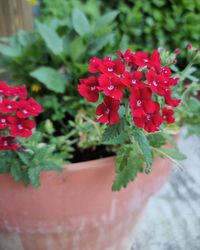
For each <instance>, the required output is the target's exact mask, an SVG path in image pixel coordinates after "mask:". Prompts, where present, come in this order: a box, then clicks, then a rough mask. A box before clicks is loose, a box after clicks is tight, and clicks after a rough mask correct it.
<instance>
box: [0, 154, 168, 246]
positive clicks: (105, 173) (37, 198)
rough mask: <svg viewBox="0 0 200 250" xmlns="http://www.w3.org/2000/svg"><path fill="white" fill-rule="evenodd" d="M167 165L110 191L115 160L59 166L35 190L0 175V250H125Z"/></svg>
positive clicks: (158, 161)
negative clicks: (60, 171)
mask: <svg viewBox="0 0 200 250" xmlns="http://www.w3.org/2000/svg"><path fill="white" fill-rule="evenodd" d="M170 173H171V163H170V162H169V161H168V160H166V159H161V158H156V159H155V161H154V164H153V168H152V172H151V174H149V175H146V174H139V175H138V176H137V178H136V180H135V181H134V182H132V183H130V184H129V186H128V187H127V188H126V189H123V190H122V191H120V192H112V191H111V185H112V180H113V178H114V176H115V172H114V157H109V158H104V159H100V160H94V161H88V162H83V163H76V164H70V165H68V166H64V173H63V174H58V173H55V172H45V173H42V174H41V183H42V185H41V187H39V188H38V189H34V188H33V187H31V186H29V187H28V188H24V187H23V185H22V184H16V183H14V182H13V180H12V179H11V177H10V176H9V175H2V176H0V249H1V250H126V249H129V247H130V245H131V242H132V240H133V231H134V227H135V224H136V222H137V219H138V217H139V215H140V214H141V212H142V210H143V208H144V206H145V204H146V202H147V200H148V198H149V197H150V196H151V195H152V194H153V193H154V192H156V191H157V190H159V189H160V188H161V186H162V185H163V184H164V183H165V182H166V180H167V179H168V178H169V176H170Z"/></svg>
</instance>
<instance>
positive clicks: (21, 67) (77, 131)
mask: <svg viewBox="0 0 200 250" xmlns="http://www.w3.org/2000/svg"><path fill="white" fill-rule="evenodd" d="M53 9H55V8H53ZM70 15H71V12H70ZM117 15H118V11H113V12H110V13H109V15H108V14H106V15H105V16H103V17H100V18H99V19H98V20H97V21H96V20H92V22H89V21H88V19H87V17H86V16H85V15H84V13H83V12H81V11H80V10H78V9H74V10H73V12H72V15H71V16H70V18H69V20H68V19H67V20H60V19H52V20H50V21H49V22H48V23H44V22H41V21H38V20H37V22H36V29H35V30H34V31H32V32H21V33H18V34H17V35H16V36H14V37H12V38H6V39H5V38H4V39H2V41H3V42H4V44H2V45H0V52H1V56H2V57H1V61H0V64H1V75H4V77H5V78H7V79H8V80H9V85H10V86H9V87H8V86H7V87H5V86H6V85H5V84H1V86H4V87H3V88H4V89H5V88H8V89H10V90H13V89H15V90H16V89H18V94H17V95H16V94H15V95H16V97H12V96H11V97H9V98H8V96H7V97H5V95H4V96H3V97H2V95H1V102H2V100H3V99H6V100H7V99H10V100H11V99H13V100H12V101H13V102H17V101H19V97H20V95H19V90H21V91H20V93H21V92H23V93H25V89H24V87H21V86H22V85H21V84H24V83H26V87H27V89H28V92H29V93H30V94H31V96H33V97H34V99H35V100H36V101H34V103H35V102H38V103H40V104H39V105H40V106H37V107H38V108H37V109H36V111H37V112H36V113H35V112H33V111H32V102H31V104H30V105H28V106H29V108H30V110H31V113H30V115H31V116H36V115H37V114H38V113H40V112H41V111H42V109H43V110H44V112H41V113H40V115H39V116H37V117H36V122H37V130H36V131H32V129H29V134H28V135H31V133H33V135H32V136H31V137H28V138H20V137H18V138H17V141H16V139H15V140H14V139H13V138H12V139H11V140H9V141H8V143H11V142H12V141H13V143H17V144H14V145H13V143H12V147H11V148H9V149H18V150H12V151H11V150H1V151H0V157H1V167H0V172H1V174H2V175H1V176H0V179H1V180H0V182H1V189H0V192H1V195H0V232H1V233H0V248H2V249H8V248H10V249H16V250H17V249H27V250H30V249H42V250H44V249H73V250H74V249H84V250H87V249H96V250H98V249H100V250H102V249H110V248H111V247H112V249H119V250H121V249H126V248H127V249H128V247H129V246H130V245H131V241H132V237H133V236H132V231H133V229H134V225H135V224H136V222H137V219H138V217H139V215H140V214H141V212H142V210H143V207H144V206H145V204H146V202H147V200H148V198H149V197H150V196H151V195H152V194H153V193H154V192H155V191H157V190H159V189H160V187H161V186H162V185H163V184H164V182H165V181H166V180H167V179H168V178H169V176H170V173H171V167H170V165H171V164H172V162H174V163H176V165H177V166H180V163H179V162H177V160H181V159H184V156H183V155H182V154H181V153H180V152H179V151H178V149H177V147H176V146H175V141H174V138H173V135H174V134H176V133H177V130H178V128H179V125H182V124H185V123H188V125H189V126H190V128H194V126H193V125H194V124H195V125H196V124H197V121H198V120H197V119H199V118H198V115H197V114H198V112H197V113H196V111H195V112H194V109H192V110H190V112H185V110H186V109H188V105H190V103H192V106H191V107H195V108H197V107H199V106H197V105H196V104H195V103H196V102H195V100H196V98H194V94H195V93H196V92H197V90H198V84H197V82H196V79H197V78H195V77H194V74H193V73H194V71H195V68H194V66H192V65H191V64H190V65H189V66H188V67H186V68H185V69H183V70H182V72H180V70H179V68H178V67H176V66H175V59H176V56H177V51H176V53H169V52H167V51H165V50H160V51H158V50H155V51H154V52H153V53H152V54H151V55H148V54H147V53H145V52H141V51H140V52H132V51H131V50H127V51H125V52H119V53H118V56H117V54H116V53H115V54H113V53H112V54H111V56H112V58H111V57H110V51H115V49H116V48H117V47H118V45H119V41H118V37H117V35H116V34H118V33H117V32H116V30H115V29H114V27H115V25H114V24H113V21H114V20H115V18H116V17H117ZM105 27H106V28H105ZM120 37H121V36H120ZM122 40H123V41H120V44H121V45H120V46H119V47H120V48H121V47H126V46H124V45H126V42H125V40H126V39H122ZM8 44H9V46H7V45H8ZM122 44H123V46H122ZM189 53H190V55H191V58H192V59H190V62H191V63H193V62H194V63H195V62H196V59H197V58H198V56H199V53H198V52H197V51H196V49H195V48H191V49H190V50H189ZM96 55H98V58H97V57H96ZM108 55H109V56H108ZM94 56H95V57H94ZM104 57H105V58H104ZM160 57H161V58H160ZM91 58H92V59H91ZM88 60H90V62H89V71H90V73H92V74H93V75H88V64H87V61H88ZM165 71H166V72H165ZM172 73H173V74H172ZM113 75H114V76H113ZM154 78H155V79H154ZM177 78H179V80H178V79H177ZM79 79H80V80H79ZM185 80H187V81H188V80H190V81H192V83H191V84H189V85H188V86H191V85H192V87H189V88H188V87H187V86H185V85H184V84H183V83H184V81H185ZM154 81H155V82H154ZM165 81H167V82H166V83H165ZM110 82H111V83H112V84H110ZM16 83H17V86H18V84H19V86H20V87H16ZM78 83H79V85H78ZM161 83H162V84H161ZM160 85H161V86H160ZM175 85H176V86H175ZM11 86H12V87H11ZM14 86H15V87H14ZM116 86H117V88H116ZM134 86H135V87H134ZM172 91H173V95H174V97H173V98H172V96H171V93H172ZM11 92H12V91H11ZM11 92H10V94H11ZM78 92H79V93H80V94H81V95H82V96H84V97H86V98H83V97H81V96H80V95H79V93H78ZM122 93H123V98H122ZM139 96H140V97H141V98H142V100H140V99H137V98H138V97H139ZM23 98H24V99H26V98H25V97H22V99H23ZM97 99H98V100H97ZM144 100H145V101H144ZM179 100H181V105H178V104H179V102H180V101H179ZM24 101H25V102H28V103H29V100H24ZM95 101H97V104H95ZM139 101H141V103H140V102H139ZM165 105H167V106H168V108H165ZM107 106H108V107H107ZM170 106H172V107H170ZM175 106H177V107H175ZM41 107H42V108H41ZM111 107H112V110H110V108H111ZM169 107H170V108H169ZM174 108H175V109H176V112H175V116H176V120H177V123H176V124H177V125H174V124H173V122H174V118H173V110H174ZM95 109H96V113H97V115H98V118H96V115H95ZM169 109H170V110H169ZM195 110H196V109H195ZM16 111H17V112H19V108H17V110H16ZM108 111H109V112H108ZM3 112H4V111H2V110H1V113H3ZM1 115H7V113H6V114H1ZM147 115H150V116H147ZM191 115H192V119H191ZM12 116H17V113H16V112H15V115H14V113H12ZM147 118H148V119H147ZM22 119H24V118H22ZM26 119H27V118H26ZM96 119H98V120H97V121H98V122H96ZM133 119H134V120H133ZM9 120H10V119H9ZM12 120H13V118H12V119H11V121H12ZM152 121H153V123H152ZM194 121H195V123H194V124H192V125H191V122H194ZM31 123H32V126H31V127H33V122H31ZM100 123H103V124H100ZM104 123H106V124H104ZM161 123H162V124H161ZM2 126H3V125H2ZM196 127H197V126H196ZM11 128H12V123H10V122H9V124H8V126H7V127H6V130H7V132H6V133H8V134H7V136H8V135H10V134H9V133H11V136H12V135H14V134H12V130H13V129H12V130H11ZM4 129H5V128H3V129H1V140H0V142H1V144H2V143H3V142H4V139H2V138H3V137H4V136H5V135H4V134H2V133H4ZM190 131H191V132H194V130H192V129H191V130H190ZM195 132H196V130H195ZM167 141H169V142H168V144H167ZM166 144H167V146H166ZM169 144H170V145H169ZM4 146H5V145H4ZM172 146H173V148H170V147H172ZM4 149H5V148H4ZM19 149H20V150H19ZM157 156H161V157H164V156H165V157H166V158H168V160H166V159H162V158H158V157H157ZM89 160H90V161H89ZM47 170H56V171H58V172H62V173H56V172H53V171H47ZM150 170H151V174H148V175H147V174H145V173H142V172H149V171H150ZM140 172H141V173H140ZM12 178H14V180H15V181H16V182H17V183H15V182H14V181H13V179H12ZM133 179H134V181H132V180H133ZM113 180H114V182H113ZM40 182H41V185H40ZM112 182H113V190H114V191H115V190H119V189H121V191H120V192H114V191H112V190H111V187H112ZM128 182H130V183H129V185H128ZM22 183H23V184H22ZM29 184H32V185H29ZM24 185H25V186H27V187H24ZM127 185H128V186H127ZM124 186H127V188H126V189H123V187H124ZM35 187H37V188H35Z"/></svg>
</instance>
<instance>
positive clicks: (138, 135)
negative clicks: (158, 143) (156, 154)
mask: <svg viewBox="0 0 200 250" xmlns="http://www.w3.org/2000/svg"><path fill="white" fill-rule="evenodd" d="M133 136H134V139H135V140H136V142H137V143H138V145H139V147H140V149H141V151H142V153H143V155H144V159H145V162H146V169H145V172H146V173H149V172H150V171H151V165H152V162H153V157H152V152H151V148H150V145H149V141H148V139H147V138H146V136H145V134H144V133H143V132H142V131H134V132H133Z"/></svg>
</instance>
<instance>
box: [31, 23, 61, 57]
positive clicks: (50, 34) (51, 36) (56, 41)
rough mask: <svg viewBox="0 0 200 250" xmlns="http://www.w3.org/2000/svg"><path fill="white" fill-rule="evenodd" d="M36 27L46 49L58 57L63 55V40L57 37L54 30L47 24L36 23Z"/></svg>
mask: <svg viewBox="0 0 200 250" xmlns="http://www.w3.org/2000/svg"><path fill="white" fill-rule="evenodd" d="M36 27H37V29H38V31H39V33H40V35H41V37H42V39H43V40H44V41H45V44H46V46H47V48H48V49H49V50H50V51H51V52H52V53H53V54H54V55H59V54H62V53H63V39H62V38H61V37H59V36H58V34H57V33H56V31H55V30H53V29H52V28H51V27H49V26H48V25H47V24H43V23H40V22H38V21H36Z"/></svg>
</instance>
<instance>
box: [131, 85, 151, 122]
mask: <svg viewBox="0 0 200 250" xmlns="http://www.w3.org/2000/svg"><path fill="white" fill-rule="evenodd" d="M151 96H152V91H151V90H150V89H149V88H148V87H146V86H144V87H141V88H135V89H132V91H131V96H130V107H131V112H132V114H133V115H134V116H137V117H138V116H139V117H140V116H143V115H146V113H153V112H154V111H155V102H154V101H152V100H151Z"/></svg>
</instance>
